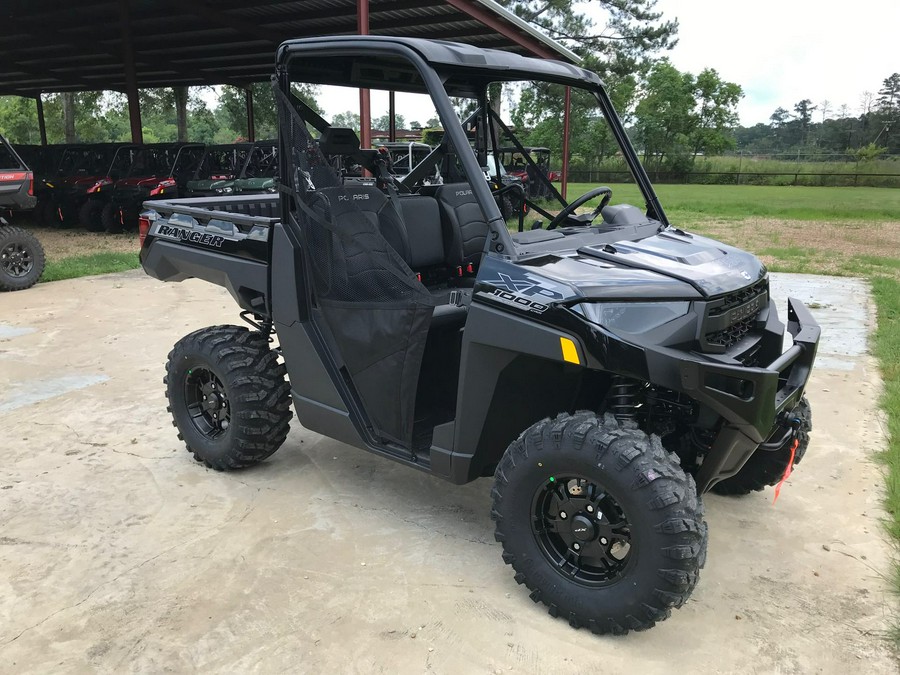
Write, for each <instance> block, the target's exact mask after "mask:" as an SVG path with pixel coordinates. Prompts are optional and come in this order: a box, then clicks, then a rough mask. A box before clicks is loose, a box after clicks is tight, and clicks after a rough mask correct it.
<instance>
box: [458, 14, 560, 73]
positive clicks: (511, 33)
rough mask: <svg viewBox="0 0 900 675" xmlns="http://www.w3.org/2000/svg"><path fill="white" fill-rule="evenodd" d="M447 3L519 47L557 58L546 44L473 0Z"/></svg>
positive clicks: (548, 57)
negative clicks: (522, 31) (532, 37)
mask: <svg viewBox="0 0 900 675" xmlns="http://www.w3.org/2000/svg"><path fill="white" fill-rule="evenodd" d="M446 2H447V4H448V5H452V6H453V7H456V9H458V10H459V11H461V12H465V13H466V14H468V15H469V16H471V17H473V18H475V19H478V20H479V21H481V23H483V24H484V25H486V26H490V27H491V28H493V29H494V30H495V31H497V32H498V33H500V35H502V36H503V37H505V38H508V39H509V40H511V41H512V42H514V43H516V44H517V45H519V46H520V47H524V48H525V49H527V50H528V51H530V52H531V53H532V54H536V55H537V56H541V57H543V58H545V59H558V58H559V54H557V53H554V52H553V50H551V49H550V48H549V47H547V46H546V45H544V44H542V43H541V42H539V41H538V40H534V39H531V37H530V36H527V35H524V34H522V33H521V32H519V31H518V30H516V29H515V28H513V27H512V26H511V25H510V24H508V23H506V22H505V21H501V20H500V19H499V18H498V17H497V15H496V14H494V13H493V12H491V11H488V10H487V9H485V8H484V7H482V6H481V5H479V4H477V3H476V2H474V1H473V0H446Z"/></svg>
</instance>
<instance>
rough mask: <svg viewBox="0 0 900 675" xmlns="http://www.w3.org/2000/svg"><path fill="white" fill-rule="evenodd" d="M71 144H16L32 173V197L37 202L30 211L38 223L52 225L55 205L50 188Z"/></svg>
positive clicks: (54, 216)
mask: <svg viewBox="0 0 900 675" xmlns="http://www.w3.org/2000/svg"><path fill="white" fill-rule="evenodd" d="M70 147H73V146H70V145H65V144H58V145H16V146H15V150H16V153H17V154H18V155H19V157H21V158H22V160H23V161H24V162H25V164H27V165H28V167H29V168H30V169H31V170H32V172H33V173H34V188H33V193H34V198H35V200H36V201H37V203H36V204H35V206H34V210H33V211H32V215H31V217H32V220H34V222H36V223H37V224H38V225H44V226H47V227H52V226H53V225H54V221H55V218H56V205H55V203H54V201H53V199H52V190H53V189H54V188H55V186H56V185H55V181H56V178H57V176H58V175H59V166H60V162H61V161H62V158H63V156H64V155H65V153H66V151H67V150H68V149H69V148H70Z"/></svg>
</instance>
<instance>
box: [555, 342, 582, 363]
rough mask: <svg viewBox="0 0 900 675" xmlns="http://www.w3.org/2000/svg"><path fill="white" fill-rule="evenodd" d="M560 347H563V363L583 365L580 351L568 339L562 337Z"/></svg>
mask: <svg viewBox="0 0 900 675" xmlns="http://www.w3.org/2000/svg"><path fill="white" fill-rule="evenodd" d="M559 345H560V347H562V357H563V361H567V362H568V363H575V364H577V365H579V366H580V365H581V361H580V360H579V358H578V349H577V348H576V347H575V343H574V342H572V341H571V340H570V339H569V338H567V337H562V336H560V338H559Z"/></svg>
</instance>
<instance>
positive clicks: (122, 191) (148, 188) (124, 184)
mask: <svg viewBox="0 0 900 675" xmlns="http://www.w3.org/2000/svg"><path fill="white" fill-rule="evenodd" d="M203 150H204V146H203V145H202V144H201V143H159V144H155V145H144V146H141V147H140V148H139V149H138V150H137V151H136V152H135V154H134V160H133V161H132V163H131V166H130V167H129V169H128V173H127V174H126V175H125V177H124V178H122V179H121V180H118V181H116V183H115V184H114V186H113V188H112V190H111V191H109V192H107V193H106V195H107V201H106V203H105V204H104V205H103V209H102V210H101V212H100V219H101V223H102V225H103V229H104V230H106V231H107V232H111V233H117V232H122V231H123V230H126V229H134V228H136V227H137V221H138V213H139V212H140V210H141V203H142V202H143V201H144V200H146V199H165V198H168V197H175V198H177V197H178V195H179V191H180V190H183V189H184V186H185V185H186V184H187V182H188V180H190V178H191V176H193V175H194V172H195V171H196V170H197V165H198V164H199V162H200V159H201V157H202V156H203Z"/></svg>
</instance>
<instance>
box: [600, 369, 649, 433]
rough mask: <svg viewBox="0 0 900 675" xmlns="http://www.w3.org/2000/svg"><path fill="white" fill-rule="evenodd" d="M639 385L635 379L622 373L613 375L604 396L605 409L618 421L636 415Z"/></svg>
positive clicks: (631, 418)
mask: <svg viewBox="0 0 900 675" xmlns="http://www.w3.org/2000/svg"><path fill="white" fill-rule="evenodd" d="M640 389H641V385H640V383H639V382H638V381H637V380H633V379H632V378H630V377H624V376H622V375H613V376H612V379H611V381H610V385H609V394H607V396H606V409H607V410H609V411H610V412H611V413H612V414H613V415H614V416H615V418H616V419H617V420H619V421H620V422H622V421H624V420H633V419H635V417H637V408H638V393H639V392H640Z"/></svg>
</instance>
